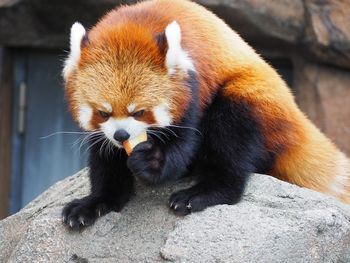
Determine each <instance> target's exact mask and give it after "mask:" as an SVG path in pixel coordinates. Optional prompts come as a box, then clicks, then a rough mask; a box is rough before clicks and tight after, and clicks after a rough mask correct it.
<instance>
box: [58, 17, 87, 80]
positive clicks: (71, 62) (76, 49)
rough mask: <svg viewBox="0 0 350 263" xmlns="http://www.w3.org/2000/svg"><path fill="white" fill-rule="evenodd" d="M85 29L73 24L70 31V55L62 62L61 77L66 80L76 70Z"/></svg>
mask: <svg viewBox="0 0 350 263" xmlns="http://www.w3.org/2000/svg"><path fill="white" fill-rule="evenodd" d="M85 34H86V31H85V28H84V27H83V26H82V25H81V24H80V23H78V22H75V23H74V24H73V25H72V27H71V30H70V53H69V56H68V58H67V59H66V61H65V62H64V68H63V77H64V79H65V80H67V78H68V76H69V75H70V73H71V72H72V71H73V70H74V69H75V68H76V66H77V64H78V62H79V59H80V49H81V40H82V39H83V37H84V36H85Z"/></svg>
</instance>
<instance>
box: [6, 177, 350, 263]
mask: <svg viewBox="0 0 350 263" xmlns="http://www.w3.org/2000/svg"><path fill="white" fill-rule="evenodd" d="M188 184H189V182H179V183H176V184H175V183H174V184H168V185H164V186H160V187H146V186H143V185H140V184H138V186H137V188H136V195H135V196H134V198H133V199H132V200H131V201H130V203H129V204H128V205H127V206H126V207H125V209H124V210H123V211H122V212H121V213H110V214H108V215H106V216H104V217H102V218H100V219H99V220H98V221H97V222H96V224H95V225H94V226H92V227H90V228H87V229H85V230H83V231H82V232H80V233H75V232H71V231H69V230H68V229H67V228H65V227H64V226H63V224H62V222H61V218H60V212H61V209H62V206H63V205H64V204H65V203H66V202H68V201H70V200H71V199H73V198H77V197H80V196H83V195H85V194H86V193H87V192H88V179H87V170H83V171H81V172H79V173H78V174H76V175H74V176H72V177H69V178H67V179H65V180H63V181H61V182H59V183H57V184H56V185H54V186H53V187H51V188H50V189H49V190H47V191H46V192H45V193H43V194H42V195H41V196H39V197H38V198H37V199H36V200H34V201H33V202H32V203H30V204H29V205H28V206H26V207H25V208H24V209H23V210H21V211H20V212H19V213H17V214H15V215H13V216H11V217H8V218H7V219H5V220H3V221H1V222H0V262H80V263H82V262H84V263H85V262H166V261H172V262H247V263H248V262H266V263H272V262H286V263H288V262H293V263H297V262H343V263H345V262H350V206H347V205H344V204H342V203H340V202H338V201H336V200H334V199H333V198H331V197H327V196H325V195H322V194H320V193H316V192H313V191H311V190H308V189H302V188H299V187H297V186H293V185H290V184H287V183H284V182H281V181H279V180H276V179H274V178H272V177H269V176H265V175H253V176H252V178H251V180H250V182H249V185H248V187H247V190H246V193H245V195H244V198H243V200H242V201H241V202H240V203H239V204H238V205H234V206H228V205H220V206H216V207H212V208H209V209H207V210H205V211H203V212H200V213H196V214H192V215H189V216H186V217H177V216H175V215H173V214H172V213H171V212H170V211H169V210H168V208H167V199H168V197H169V195H170V193H171V192H172V191H174V189H178V188H183V187H185V186H187V185H188Z"/></svg>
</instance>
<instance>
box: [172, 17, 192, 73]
mask: <svg viewBox="0 0 350 263" xmlns="http://www.w3.org/2000/svg"><path fill="white" fill-rule="evenodd" d="M165 38H166V43H167V46H168V50H167V52H166V57H165V63H166V67H167V68H168V74H169V75H172V74H174V73H175V72H176V70H177V69H180V70H183V71H189V70H192V71H194V70H195V68H194V65H193V63H192V59H191V58H190V56H189V55H188V54H187V52H186V51H185V50H183V49H182V46H181V29H180V26H179V24H178V23H177V22H176V21H174V22H172V23H170V24H169V25H168V26H167V27H166V29H165Z"/></svg>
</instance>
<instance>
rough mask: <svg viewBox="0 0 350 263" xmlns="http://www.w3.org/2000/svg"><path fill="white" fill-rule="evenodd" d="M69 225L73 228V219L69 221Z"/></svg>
mask: <svg viewBox="0 0 350 263" xmlns="http://www.w3.org/2000/svg"><path fill="white" fill-rule="evenodd" d="M69 226H70V227H71V228H73V221H72V220H70V221H69Z"/></svg>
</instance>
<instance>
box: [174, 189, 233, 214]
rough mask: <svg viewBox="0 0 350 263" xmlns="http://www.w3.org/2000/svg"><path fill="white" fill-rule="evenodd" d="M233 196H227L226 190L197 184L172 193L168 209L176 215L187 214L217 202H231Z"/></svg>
mask: <svg viewBox="0 0 350 263" xmlns="http://www.w3.org/2000/svg"><path fill="white" fill-rule="evenodd" d="M232 203H234V201H233V198H232V199H231V198H228V195H227V192H226V191H225V190H224V189H222V191H215V190H208V189H205V188H201V187H199V186H194V187H191V188H189V189H185V190H181V191H178V192H175V193H173V194H172V195H171V196H170V199H169V206H170V209H172V210H173V211H174V213H175V214H178V215H187V214H189V213H191V212H198V211H202V210H204V209H205V208H207V207H209V206H213V205H218V204H232Z"/></svg>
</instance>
